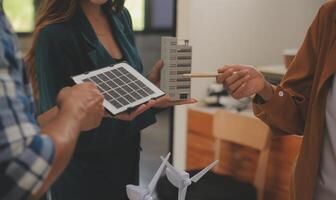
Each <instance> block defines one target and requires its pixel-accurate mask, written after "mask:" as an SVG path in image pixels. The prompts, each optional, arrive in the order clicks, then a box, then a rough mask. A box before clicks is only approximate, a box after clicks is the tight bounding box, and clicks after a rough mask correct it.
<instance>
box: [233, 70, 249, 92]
mask: <svg viewBox="0 0 336 200" xmlns="http://www.w3.org/2000/svg"><path fill="white" fill-rule="evenodd" d="M250 78H251V76H250V75H249V74H247V75H245V76H244V77H243V78H240V79H238V80H237V81H235V82H233V83H232V84H231V85H228V87H227V89H228V90H229V92H230V93H233V92H234V91H236V90H237V89H238V88H239V86H241V85H242V84H243V83H245V82H247V81H248V80H249V79H250Z"/></svg>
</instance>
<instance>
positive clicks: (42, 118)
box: [37, 106, 59, 127]
mask: <svg viewBox="0 0 336 200" xmlns="http://www.w3.org/2000/svg"><path fill="white" fill-rule="evenodd" d="M58 112H59V109H58V107H57V106H54V107H53V108H52V109H50V110H48V111H47V112H45V113H43V114H41V115H39V116H38V118H37V121H38V123H39V125H40V127H44V126H46V125H47V124H48V123H49V122H51V121H52V120H53V119H54V118H55V117H56V116H57V115H58Z"/></svg>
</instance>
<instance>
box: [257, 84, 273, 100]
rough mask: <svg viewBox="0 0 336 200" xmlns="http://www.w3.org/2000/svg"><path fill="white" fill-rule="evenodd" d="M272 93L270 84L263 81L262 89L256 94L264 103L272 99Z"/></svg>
mask: <svg viewBox="0 0 336 200" xmlns="http://www.w3.org/2000/svg"><path fill="white" fill-rule="evenodd" d="M273 94H274V91H273V87H272V85H271V84H270V83H268V82H267V81H265V85H264V88H263V89H262V90H261V91H259V92H258V95H259V96H260V97H261V98H263V100H264V101H269V100H270V99H271V98H272V97H273Z"/></svg>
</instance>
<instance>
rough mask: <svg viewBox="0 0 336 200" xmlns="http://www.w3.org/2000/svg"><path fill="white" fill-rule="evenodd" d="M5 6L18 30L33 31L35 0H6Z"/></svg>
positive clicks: (7, 13) (23, 31)
mask: <svg viewBox="0 0 336 200" xmlns="http://www.w3.org/2000/svg"><path fill="white" fill-rule="evenodd" d="M3 7H4V11H5V13H6V15H7V16H8V18H9V20H10V21H11V23H12V25H13V28H14V30H15V31H16V32H19V33H31V32H32V31H33V29H34V17H35V6H34V0H4V2H3Z"/></svg>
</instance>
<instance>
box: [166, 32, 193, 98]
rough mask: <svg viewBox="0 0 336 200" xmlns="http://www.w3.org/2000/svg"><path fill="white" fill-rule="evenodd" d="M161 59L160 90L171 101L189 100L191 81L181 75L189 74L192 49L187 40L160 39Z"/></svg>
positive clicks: (174, 38)
mask: <svg viewBox="0 0 336 200" xmlns="http://www.w3.org/2000/svg"><path fill="white" fill-rule="evenodd" d="M161 58H162V60H163V62H164V67H163V69H162V70H161V88H162V90H163V91H164V92H166V93H167V94H168V95H169V96H170V98H171V99H172V100H174V101H175V100H183V99H189V98H190V96H191V91H190V89H191V81H190V78H188V77H183V74H188V73H191V65H192V47H191V46H190V45H189V41H188V40H178V39H177V38H176V37H162V38H161Z"/></svg>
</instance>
